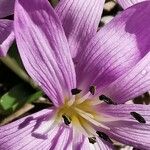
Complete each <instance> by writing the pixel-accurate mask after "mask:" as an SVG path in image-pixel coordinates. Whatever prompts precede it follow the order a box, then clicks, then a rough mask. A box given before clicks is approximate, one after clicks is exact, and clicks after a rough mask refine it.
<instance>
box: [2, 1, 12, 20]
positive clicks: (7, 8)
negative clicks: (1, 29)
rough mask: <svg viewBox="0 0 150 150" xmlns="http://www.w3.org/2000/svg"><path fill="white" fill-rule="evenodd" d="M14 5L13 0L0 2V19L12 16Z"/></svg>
mask: <svg viewBox="0 0 150 150" xmlns="http://www.w3.org/2000/svg"><path fill="white" fill-rule="evenodd" d="M14 4H15V0H0V18H3V17H6V16H9V15H11V14H13V12H14Z"/></svg>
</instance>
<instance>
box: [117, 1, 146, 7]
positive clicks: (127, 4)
mask: <svg viewBox="0 0 150 150" xmlns="http://www.w3.org/2000/svg"><path fill="white" fill-rule="evenodd" d="M117 1H118V3H119V4H120V5H121V6H122V7H123V8H124V9H125V8H128V7H130V6H132V5H134V4H137V3H139V2H144V1H146V0H117Z"/></svg>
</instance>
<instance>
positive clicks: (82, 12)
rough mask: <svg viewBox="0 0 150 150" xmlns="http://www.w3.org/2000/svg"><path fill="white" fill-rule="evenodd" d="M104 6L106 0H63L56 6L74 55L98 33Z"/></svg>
mask: <svg viewBox="0 0 150 150" xmlns="http://www.w3.org/2000/svg"><path fill="white" fill-rule="evenodd" d="M103 6H104V0H86V1H85V0H61V1H60V2H59V3H58V5H57V6H56V8H55V10H56V12H57V14H58V16H59V18H60V19H61V21H62V24H63V27H64V30H65V33H66V36H67V39H68V42H69V46H70V50H71V54H72V56H73V57H75V56H76V55H77V54H78V53H79V52H80V51H82V50H83V49H85V47H86V45H87V43H88V42H89V40H90V39H91V37H92V36H93V35H94V34H96V32H97V28H98V24H99V21H100V17H101V14H102V11H103Z"/></svg>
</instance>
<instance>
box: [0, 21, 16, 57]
mask: <svg viewBox="0 0 150 150" xmlns="http://www.w3.org/2000/svg"><path fill="white" fill-rule="evenodd" d="M13 41H14V32H13V21H11V20H6V19H0V56H5V55H6V54H7V51H8V49H9V48H10V46H11V44H12V43H13Z"/></svg>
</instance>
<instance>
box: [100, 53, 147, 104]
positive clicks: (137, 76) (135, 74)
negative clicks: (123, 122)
mask: <svg viewBox="0 0 150 150" xmlns="http://www.w3.org/2000/svg"><path fill="white" fill-rule="evenodd" d="M149 90H150V52H149V53H148V54H147V55H146V56H145V57H144V58H143V59H142V60H141V61H140V62H139V63H138V64H137V65H136V66H135V67H133V68H132V69H131V70H130V71H128V72H126V73H125V74H124V75H122V76H121V77H120V78H118V79H117V80H115V81H114V82H113V83H112V84H110V85H109V86H108V87H106V88H105V89H103V90H102V93H103V94H105V95H107V96H108V97H110V98H111V99H113V101H115V102H117V103H124V102H126V101H128V100H130V99H133V98H135V97H137V96H140V95H142V94H143V93H145V92H147V91H149Z"/></svg>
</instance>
